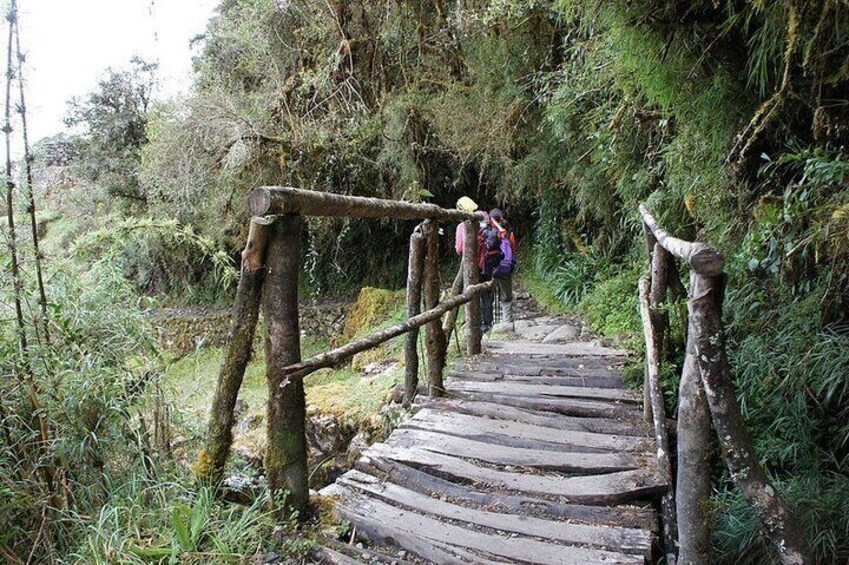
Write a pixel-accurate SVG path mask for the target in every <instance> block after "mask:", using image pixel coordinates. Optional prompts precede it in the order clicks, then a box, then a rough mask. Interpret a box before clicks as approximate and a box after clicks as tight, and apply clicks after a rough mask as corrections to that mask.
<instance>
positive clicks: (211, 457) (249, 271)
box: [195, 218, 270, 485]
mask: <svg viewBox="0 0 849 565" xmlns="http://www.w3.org/2000/svg"><path fill="white" fill-rule="evenodd" d="M269 232H270V229H269V226H268V222H267V221H264V219H263V218H254V220H253V221H251V227H250V232H249V234H248V242H247V245H245V249H244V251H242V273H241V276H240V277H239V286H238V288H237V289H236V303H235V304H234V305H233V313H232V317H231V322H230V333H229V335H228V336H227V352H226V353H225V355H224V360H223V361H222V363H221V369H220V370H219V372H218V384H217V386H216V388H215V397H214V398H213V401H212V410H211V412H210V414H209V425H208V426H207V432H206V449H204V450H201V451H200V453H198V460H197V463H196V464H195V473H196V474H197V475H198V478H200V479H201V480H204V481H208V482H209V483H210V484H213V485H215V484H218V483H219V482H220V481H221V477H222V475H223V473H224V464H225V463H226V462H227V456H228V455H229V453H230V445H231V444H232V443H233V424H234V423H235V422H234V418H233V408H234V406H235V405H236V399H237V398H238V395H239V388H241V386H242V379H243V378H244V376H245V368H246V367H247V366H248V361H250V358H251V351H252V348H253V341H254V332H255V331H256V322H257V318H258V317H259V304H260V297H261V296H262V283H263V279H264V277H265V271H264V269H263V266H264V264H265V249H266V242H267V240H268V234H269Z"/></svg>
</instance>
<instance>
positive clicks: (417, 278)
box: [404, 227, 424, 407]
mask: <svg viewBox="0 0 849 565" xmlns="http://www.w3.org/2000/svg"><path fill="white" fill-rule="evenodd" d="M423 249H424V236H423V235H422V232H421V229H420V228H419V227H417V228H416V230H415V231H414V232H413V235H411V236H410V257H409V263H408V265H407V318H412V317H413V316H416V315H417V314H419V312H421V307H422V268H423V255H422V250H423ZM418 341H419V329H418V328H415V329H413V330H410V332H409V333H408V334H407V335H406V337H405V342H404V373H405V376H404V406H406V407H409V406H410V404H412V402H413V399H415V397H416V390H417V388H418V386H419V351H418Z"/></svg>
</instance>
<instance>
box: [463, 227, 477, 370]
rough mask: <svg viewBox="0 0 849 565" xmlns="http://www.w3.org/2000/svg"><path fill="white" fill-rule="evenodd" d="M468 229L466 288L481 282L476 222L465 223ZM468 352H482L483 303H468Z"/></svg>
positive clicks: (464, 251) (464, 256)
mask: <svg viewBox="0 0 849 565" xmlns="http://www.w3.org/2000/svg"><path fill="white" fill-rule="evenodd" d="M463 224H464V227H465V229H466V231H465V233H464V238H463V278H464V279H465V286H464V288H466V289H468V288H469V287H470V286H473V285H476V284H477V283H478V282H479V281H480V270H479V269H478V229H477V224H476V223H475V222H472V221H469V220H466V221H465V222H463ZM466 352H467V353H468V354H469V355H477V354H479V353H480V352H481V303H480V300H472V301H470V302H467V303H466Z"/></svg>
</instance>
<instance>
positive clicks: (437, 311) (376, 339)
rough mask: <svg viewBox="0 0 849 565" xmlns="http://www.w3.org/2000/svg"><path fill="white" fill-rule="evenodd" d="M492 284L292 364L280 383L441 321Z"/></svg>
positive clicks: (469, 289)
mask: <svg viewBox="0 0 849 565" xmlns="http://www.w3.org/2000/svg"><path fill="white" fill-rule="evenodd" d="M491 286H492V281H488V282H485V283H480V284H476V285H474V286H470V287H469V288H467V289H466V291H465V292H463V294H459V295H457V296H452V297H451V298H448V299H447V300H444V301H442V302H440V303H439V304H438V305H436V307H434V308H431V309H430V310H426V311H424V312H422V313H421V314H418V315H416V316H413V317H412V318H407V319H406V320H405V321H404V322H402V323H400V324H398V325H397V326H392V327H391V328H386V329H385V330H381V331H379V332H375V333H373V334H370V335H368V336H366V337H364V338H362V339H359V340H357V341H352V342H351V343H349V344H347V345H344V346H342V347H338V348H336V349H333V350H331V351H328V352H327V353H322V354H320V355H316V356H314V357H310V358H309V359H307V360H306V361H302V362H301V363H297V364H294V365H289V366H288V367H285V368H284V369H283V372H284V373H285V375H286V379H285V380H284V381H283V382H282V383H281V384H280V386H281V387H282V386H287V385H288V384H289V383H290V382H293V381H295V380H298V379H303V378H304V377H306V376H307V375H309V374H311V373H314V372H315V371H318V370H319V369H325V368H327V367H332V366H334V365H336V364H338V363H340V362H342V361H344V360H345V359H348V358H349V357H353V356H354V355H356V354H357V353H360V352H362V351H365V350H367V349H371V348H373V347H376V346H378V345H380V344H381V343H383V342H385V341H389V340H390V339H392V338H395V337H398V336H400V335H403V334H405V333H407V332H409V331H412V330H414V329H416V328H419V327H421V326H423V325H425V324H427V323H428V322H432V321H434V320H438V319H439V318H441V317H442V315H443V314H445V313H446V312H449V311H450V310H454V309H455V308H458V307H459V306H462V305H463V304H465V303H467V302H469V301H470V300H472V299H473V298H476V297H477V296H479V295H480V294H481V293H482V292H486V291H488V290H490V288H491Z"/></svg>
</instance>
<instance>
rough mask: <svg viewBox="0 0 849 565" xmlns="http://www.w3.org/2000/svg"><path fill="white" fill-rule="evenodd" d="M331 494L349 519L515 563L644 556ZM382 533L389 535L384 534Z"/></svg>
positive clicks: (573, 563) (570, 564)
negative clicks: (481, 527)
mask: <svg viewBox="0 0 849 565" xmlns="http://www.w3.org/2000/svg"><path fill="white" fill-rule="evenodd" d="M333 494H334V496H335V497H336V498H337V505H336V508H335V510H336V512H337V513H339V514H340V515H341V516H343V517H344V518H346V519H348V520H351V521H356V523H357V524H360V525H362V524H369V525H371V527H373V528H375V529H380V530H382V531H384V532H385V531H387V530H390V531H396V532H406V533H408V534H414V535H416V536H417V537H420V538H423V539H425V540H430V541H435V542H439V543H444V544H447V545H449V546H454V547H458V548H465V549H469V550H473V551H475V552H482V553H483V554H484V556H486V555H491V556H497V557H501V558H506V559H510V560H512V561H513V562H515V563H560V564H563V565H579V564H580V565H591V564H599V565H602V564H603V565H611V564H640V565H642V564H643V563H644V558H643V557H641V556H636V555H626V554H623V553H618V552H611V551H602V550H594V549H588V548H583V547H575V546H570V545H557V544H553V543H546V542H542V541H538V540H535V539H531V538H527V537H522V536H515V537H514V536H510V535H503V534H498V533H496V532H492V533H484V532H481V531H476V530H472V529H467V528H463V527H460V526H456V525H453V524H447V523H445V522H440V521H439V520H435V519H433V518H429V517H426V516H422V515H420V514H417V513H415V512H410V511H407V510H402V509H400V508H397V507H395V506H392V505H389V504H386V503H384V502H380V501H377V500H374V499H371V498H368V497H365V496H356V495H355V494H353V491H351V490H348V489H343V488H339V487H338V486H337V487H336V489H335V492H333ZM383 537H384V538H385V537H388V536H386V535H385V534H384V536H383Z"/></svg>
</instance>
